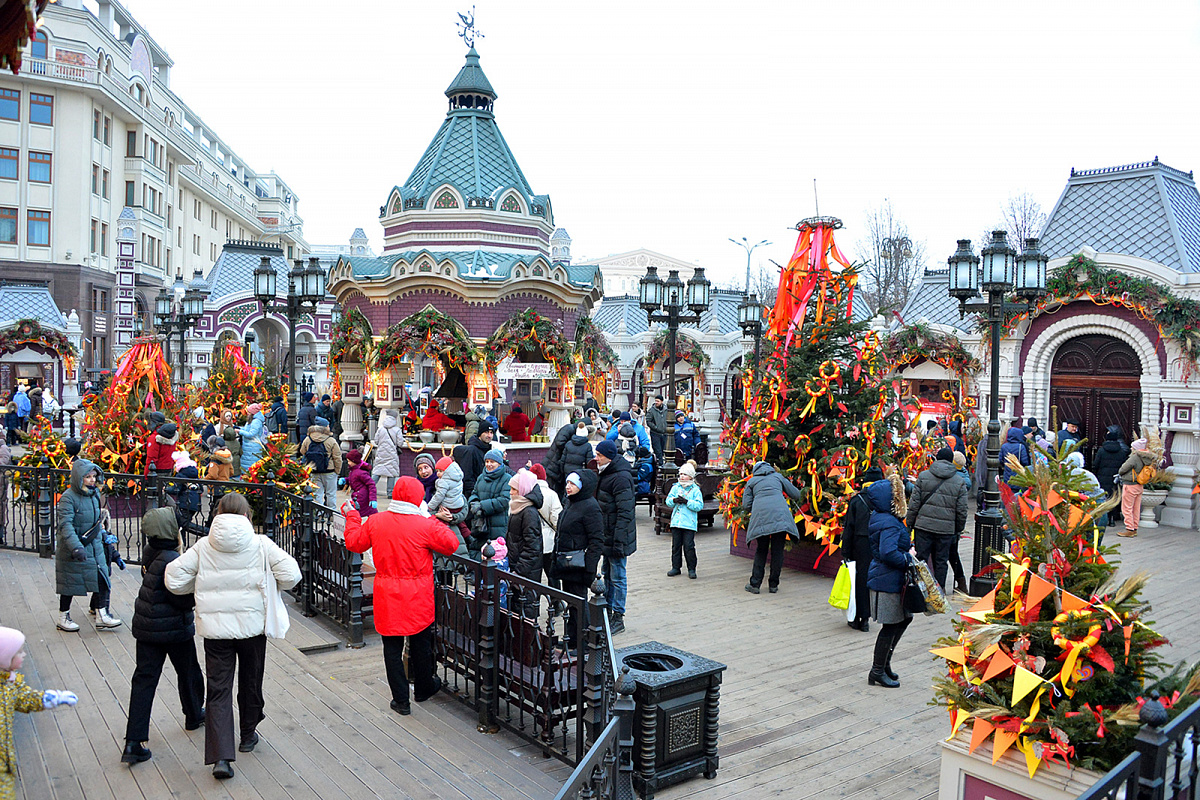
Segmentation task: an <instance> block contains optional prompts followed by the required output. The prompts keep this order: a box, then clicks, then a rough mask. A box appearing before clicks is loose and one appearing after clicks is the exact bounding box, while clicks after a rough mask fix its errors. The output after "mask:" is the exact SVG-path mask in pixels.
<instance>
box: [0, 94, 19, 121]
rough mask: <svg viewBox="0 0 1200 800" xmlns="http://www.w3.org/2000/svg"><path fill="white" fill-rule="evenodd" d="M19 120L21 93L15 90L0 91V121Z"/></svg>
mask: <svg viewBox="0 0 1200 800" xmlns="http://www.w3.org/2000/svg"><path fill="white" fill-rule="evenodd" d="M20 118H21V93H20V92H18V91H17V90H16V89H0V119H20Z"/></svg>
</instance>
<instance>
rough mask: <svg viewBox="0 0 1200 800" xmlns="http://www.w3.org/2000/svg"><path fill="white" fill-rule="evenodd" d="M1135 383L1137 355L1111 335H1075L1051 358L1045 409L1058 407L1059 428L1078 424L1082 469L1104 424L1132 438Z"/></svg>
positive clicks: (1138, 393) (1137, 400)
mask: <svg viewBox="0 0 1200 800" xmlns="http://www.w3.org/2000/svg"><path fill="white" fill-rule="evenodd" d="M1141 378H1142V363H1141V360H1140V359H1139V358H1138V356H1137V353H1135V352H1134V350H1133V348H1132V347H1130V346H1129V345H1128V344H1126V343H1125V342H1123V341H1121V340H1120V339H1117V338H1114V337H1112V336H1104V335H1101V334H1090V335H1086V336H1078V337H1076V338H1074V339H1071V340H1069V341H1067V342H1066V343H1065V344H1064V345H1063V346H1062V347H1060V348H1059V349H1058V352H1057V353H1055V354H1054V362H1053V365H1052V366H1051V368H1050V404H1051V405H1057V406H1058V420H1059V423H1060V424H1061V423H1062V422H1063V421H1065V420H1067V419H1078V420H1079V423H1080V433H1081V434H1082V435H1083V436H1084V437H1086V438H1087V440H1088V444H1087V458H1088V462H1087V463H1088V464H1091V463H1092V458H1091V456H1092V455H1093V454H1094V453H1095V452H1096V448H1097V447H1099V446H1100V445H1101V444H1103V442H1104V431H1105V429H1106V428H1107V427H1108V426H1109V425H1118V426H1120V428H1121V431H1122V432H1123V433H1124V435H1125V441H1127V442H1129V441H1133V439H1134V438H1135V436H1134V432H1135V426H1136V424H1137V423H1138V421H1139V417H1140V416H1141V407H1142V390H1141ZM1046 422H1047V423H1049V420H1047V421H1046Z"/></svg>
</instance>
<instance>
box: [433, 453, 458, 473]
mask: <svg viewBox="0 0 1200 800" xmlns="http://www.w3.org/2000/svg"><path fill="white" fill-rule="evenodd" d="M453 463H454V459H453V458H451V457H450V456H442V457H441V458H439V459H438V462H437V463H436V464H434V466H435V467H436V468H437V469H440V470H441V471H442V472H445V471H446V470H448V469H450V465H451V464H453Z"/></svg>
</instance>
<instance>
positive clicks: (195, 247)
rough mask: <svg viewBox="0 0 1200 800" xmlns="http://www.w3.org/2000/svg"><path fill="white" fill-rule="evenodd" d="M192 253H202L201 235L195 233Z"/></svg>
mask: <svg viewBox="0 0 1200 800" xmlns="http://www.w3.org/2000/svg"><path fill="white" fill-rule="evenodd" d="M192 254H193V255H197V256H198V255H200V236H199V234H195V233H193V234H192Z"/></svg>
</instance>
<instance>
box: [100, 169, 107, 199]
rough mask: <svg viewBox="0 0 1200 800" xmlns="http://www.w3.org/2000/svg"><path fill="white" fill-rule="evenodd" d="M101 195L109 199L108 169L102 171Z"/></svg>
mask: <svg viewBox="0 0 1200 800" xmlns="http://www.w3.org/2000/svg"><path fill="white" fill-rule="evenodd" d="M100 196H101V197H103V198H104V199H105V200H107V199H108V170H104V171H103V172H101V173H100Z"/></svg>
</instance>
